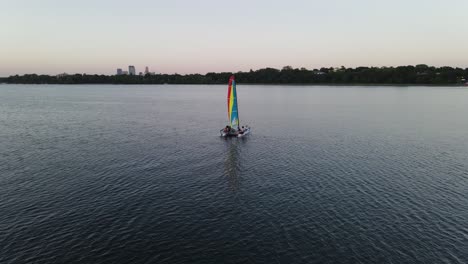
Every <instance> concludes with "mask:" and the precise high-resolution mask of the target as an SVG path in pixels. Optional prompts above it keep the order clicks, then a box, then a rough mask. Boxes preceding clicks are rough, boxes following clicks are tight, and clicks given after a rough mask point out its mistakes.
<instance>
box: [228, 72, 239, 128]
mask: <svg viewBox="0 0 468 264" xmlns="http://www.w3.org/2000/svg"><path fill="white" fill-rule="evenodd" d="M227 106H228V120H229V124H230V126H231V127H232V128H237V127H238V126H239V112H238V108H237V91H236V80H235V78H234V75H233V76H231V78H229V87H228V95H227Z"/></svg>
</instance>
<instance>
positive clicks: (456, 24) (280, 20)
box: [0, 0, 468, 76]
mask: <svg viewBox="0 0 468 264" xmlns="http://www.w3.org/2000/svg"><path fill="white" fill-rule="evenodd" d="M467 8H468V2H466V1H462V0H450V1H445V2H441V1H436V0H429V1H412V2H411V3H408V2H407V1H402V0H395V1H391V2H390V1H379V2H378V3H376V1H370V0H358V1H353V2H352V3H351V2H345V1H339V0H333V1H327V2H326V3H324V2H321V1H299V0H292V1H288V2H285V1H256V2H250V1H244V0H241V1H238V2H236V4H235V5H233V4H228V2H218V1H212V0H204V1H198V2H196V3H192V2H185V1H180V0H179V1H172V2H166V1H149V0H142V1H140V2H138V3H137V4H135V3H129V2H126V1H119V0H116V1H100V2H99V3H95V2H93V1H90V0H83V1H80V2H79V3H70V2H68V3H64V2H62V1H57V0H45V1H41V2H40V3H39V2H34V1H16V2H9V3H8V4H6V5H4V6H3V7H2V9H1V10H0V34H1V35H2V36H3V38H2V46H1V47H0V76H9V75H13V74H25V73H38V74H52V75H53V74H58V73H62V72H68V73H75V72H76V73H89V74H115V70H116V69H117V68H120V67H123V66H124V65H141V66H139V68H140V69H144V68H143V67H145V66H148V67H149V68H151V69H155V70H156V71H157V72H160V73H180V74H186V73H202V74H204V73H207V72H222V71H229V72H237V71H248V70H249V69H260V68H265V67H274V68H282V67H283V66H285V65H291V66H293V67H295V68H296V67H297V68H299V67H305V68H308V69H313V68H319V67H339V66H341V65H343V66H345V67H357V66H376V67H380V66H400V65H416V64H428V65H434V66H452V67H462V68H466V67H468V35H467V34H466V33H465V31H466V26H467V24H468V23H467V22H466V17H465V14H464V13H463V12H464V10H466V9H467ZM141 71H142V72H143V70H141ZM137 73H138V72H136V74H137Z"/></svg>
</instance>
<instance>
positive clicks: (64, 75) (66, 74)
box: [57, 72, 68, 78]
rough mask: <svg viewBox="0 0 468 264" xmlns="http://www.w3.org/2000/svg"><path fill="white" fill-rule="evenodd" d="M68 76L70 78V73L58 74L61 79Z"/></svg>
mask: <svg viewBox="0 0 468 264" xmlns="http://www.w3.org/2000/svg"><path fill="white" fill-rule="evenodd" d="M66 76H68V73H66V72H64V73H60V74H57V77H59V78H62V77H66Z"/></svg>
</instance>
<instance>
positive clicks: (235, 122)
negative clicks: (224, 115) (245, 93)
mask: <svg viewBox="0 0 468 264" xmlns="http://www.w3.org/2000/svg"><path fill="white" fill-rule="evenodd" d="M227 106H228V122H229V125H227V126H226V127H225V128H223V129H221V130H220V131H219V132H220V133H221V136H222V137H244V136H246V135H248V134H249V133H250V130H251V129H250V127H248V126H242V127H241V126H240V122H239V108H238V106H237V90H236V80H235V78H234V75H233V76H231V78H229V86H228V95H227Z"/></svg>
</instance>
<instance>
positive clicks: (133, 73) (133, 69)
mask: <svg viewBox="0 0 468 264" xmlns="http://www.w3.org/2000/svg"><path fill="white" fill-rule="evenodd" d="M128 74H130V75H136V71H135V66H133V65H130V66H128Z"/></svg>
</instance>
